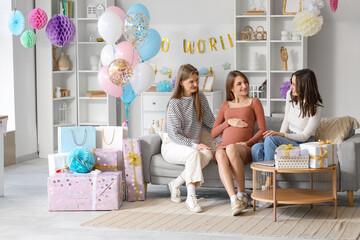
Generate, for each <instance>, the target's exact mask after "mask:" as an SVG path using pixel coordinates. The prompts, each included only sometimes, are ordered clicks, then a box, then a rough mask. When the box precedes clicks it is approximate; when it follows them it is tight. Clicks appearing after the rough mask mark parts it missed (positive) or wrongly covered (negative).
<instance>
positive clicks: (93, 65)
mask: <svg viewBox="0 0 360 240" xmlns="http://www.w3.org/2000/svg"><path fill="white" fill-rule="evenodd" d="M99 59H100V58H99V56H97V55H95V56H91V57H90V65H91V70H98V64H99Z"/></svg>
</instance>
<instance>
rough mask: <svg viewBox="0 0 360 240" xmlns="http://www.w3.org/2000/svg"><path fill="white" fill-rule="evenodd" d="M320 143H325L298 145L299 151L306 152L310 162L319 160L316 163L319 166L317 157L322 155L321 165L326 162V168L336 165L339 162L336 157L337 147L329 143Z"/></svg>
mask: <svg viewBox="0 0 360 240" xmlns="http://www.w3.org/2000/svg"><path fill="white" fill-rule="evenodd" d="M322 143H326V142H308V143H302V144H300V149H301V151H302V152H306V153H307V154H309V156H310V162H311V159H319V160H317V161H318V162H319V164H320V158H319V157H320V156H322V155H323V165H324V164H325V162H326V164H327V166H326V167H328V166H331V165H335V164H337V163H338V162H339V160H338V157H337V145H336V144H332V143H329V142H327V144H322ZM325 159H326V160H325ZM314 162H315V161H314ZM319 166H320V165H319ZM310 167H311V166H310ZM316 168H318V167H316Z"/></svg>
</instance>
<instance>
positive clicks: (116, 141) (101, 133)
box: [96, 126, 128, 150]
mask: <svg viewBox="0 0 360 240" xmlns="http://www.w3.org/2000/svg"><path fill="white" fill-rule="evenodd" d="M124 138H128V129H127V127H112V126H105V127H96V147H97V148H111V149H120V150H122V148H123V139H124Z"/></svg>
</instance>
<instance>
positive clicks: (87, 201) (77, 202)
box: [48, 170, 122, 211]
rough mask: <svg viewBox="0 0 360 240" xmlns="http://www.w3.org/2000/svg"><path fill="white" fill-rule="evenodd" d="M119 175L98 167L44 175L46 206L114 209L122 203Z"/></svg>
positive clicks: (78, 208) (64, 209) (77, 208)
mask: <svg viewBox="0 0 360 240" xmlns="http://www.w3.org/2000/svg"><path fill="white" fill-rule="evenodd" d="M121 178H122V177H121V172H100V171H99V170H96V171H92V172H90V173H85V174H84V173H83V174H79V173H59V174H55V175H54V176H53V177H48V204H49V210H50V211H74V210H117V209H119V208H120V206H121V204H122V186H121Z"/></svg>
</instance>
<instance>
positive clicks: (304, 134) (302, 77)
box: [251, 69, 322, 186]
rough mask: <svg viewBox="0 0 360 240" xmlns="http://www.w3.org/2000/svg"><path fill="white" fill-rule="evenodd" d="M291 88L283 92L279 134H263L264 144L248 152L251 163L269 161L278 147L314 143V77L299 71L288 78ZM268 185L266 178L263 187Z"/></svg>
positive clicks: (317, 101) (317, 112)
mask: <svg viewBox="0 0 360 240" xmlns="http://www.w3.org/2000/svg"><path fill="white" fill-rule="evenodd" d="M290 82H291V87H290V90H289V91H288V92H287V96H286V105H285V116H284V120H283V122H282V125H281V128H280V132H277V131H273V130H268V131H266V132H265V133H264V138H265V141H264V143H257V144H255V145H254V146H253V148H252V149H251V153H252V160H253V161H254V162H258V161H267V160H273V159H274V155H275V149H276V148H277V147H278V146H280V145H282V144H286V145H287V144H293V146H298V145H299V144H300V143H304V142H313V141H315V139H314V135H315V131H316V129H317V127H318V126H319V124H320V119H321V110H322V105H321V104H322V99H321V96H320V93H319V90H318V85H317V81H316V76H315V73H314V72H313V71H311V70H310V69H302V70H299V71H296V72H294V73H293V74H292V76H291V79H290ZM270 185H271V179H270V178H268V179H267V181H266V183H265V186H270Z"/></svg>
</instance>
